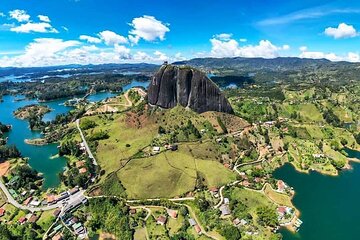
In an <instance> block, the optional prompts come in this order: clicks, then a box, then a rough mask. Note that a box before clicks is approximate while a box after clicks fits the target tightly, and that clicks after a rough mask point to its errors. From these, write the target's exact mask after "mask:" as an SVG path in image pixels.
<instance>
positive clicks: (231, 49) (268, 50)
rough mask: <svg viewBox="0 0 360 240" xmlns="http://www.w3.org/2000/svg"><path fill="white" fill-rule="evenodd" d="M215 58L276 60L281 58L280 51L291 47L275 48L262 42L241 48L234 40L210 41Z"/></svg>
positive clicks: (264, 41)
mask: <svg viewBox="0 0 360 240" xmlns="http://www.w3.org/2000/svg"><path fill="white" fill-rule="evenodd" d="M210 42H211V45H212V48H211V56H213V57H263V58H275V57H278V56H279V51H282V50H288V49H290V46H289V45H284V46H282V47H278V46H275V45H274V44H272V43H271V42H270V41H269V40H261V41H260V42H259V44H258V45H245V46H240V45H239V42H238V41H236V40H234V39H228V40H223V38H219V37H218V36H217V37H216V38H212V39H210Z"/></svg>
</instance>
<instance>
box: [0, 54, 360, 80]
mask: <svg viewBox="0 0 360 240" xmlns="http://www.w3.org/2000/svg"><path fill="white" fill-rule="evenodd" d="M173 64H174V65H189V66H192V67H196V68H200V69H203V70H209V71H210V70H214V69H225V70H226V69H232V70H234V69H236V70H239V71H247V72H251V71H259V70H267V71H291V70H302V69H312V70H316V69H337V70H344V69H348V68H349V67H351V68H356V67H360V64H359V63H350V62H331V61H329V60H327V59H306V58H296V57H278V58H273V59H265V58H243V57H234V58H194V59H191V60H186V61H178V62H174V63H173ZM158 69H159V65H157V64H147V63H138V64H130V63H126V64H100V65H76V64H73V65H66V66H51V67H30V68H16V67H7V68H0V77H3V76H9V75H15V76H22V75H33V76H36V77H38V76H41V75H44V74H45V73H46V74H48V75H55V74H76V73H92V72H141V73H155V72H156V71H157V70H158ZM30 77H31V76H30Z"/></svg>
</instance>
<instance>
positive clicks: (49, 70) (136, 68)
mask: <svg viewBox="0 0 360 240" xmlns="http://www.w3.org/2000/svg"><path fill="white" fill-rule="evenodd" d="M158 67H159V66H158V65H156V64H147V63H138V64H130V63H129V64H128V63H126V64H100V65H92V64H91V65H76V64H72V65H65V66H49V67H28V68H17V67H6V68H0V77H3V76H9V75H14V76H22V75H29V74H30V75H42V74H44V73H46V74H48V75H52V74H75V73H91V72H102V71H103V72H109V71H122V72H126V71H129V72H154V71H156V70H157V68H158Z"/></svg>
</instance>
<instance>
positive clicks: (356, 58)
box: [347, 52, 360, 62]
mask: <svg viewBox="0 0 360 240" xmlns="http://www.w3.org/2000/svg"><path fill="white" fill-rule="evenodd" d="M347 59H348V61H349V62H360V55H359V54H358V53H354V52H349V53H348V55H347Z"/></svg>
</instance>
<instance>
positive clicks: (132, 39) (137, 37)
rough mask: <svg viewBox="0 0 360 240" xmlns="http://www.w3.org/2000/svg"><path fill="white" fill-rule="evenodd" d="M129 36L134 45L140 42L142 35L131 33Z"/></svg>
mask: <svg viewBox="0 0 360 240" xmlns="http://www.w3.org/2000/svg"><path fill="white" fill-rule="evenodd" d="M128 38H129V41H130V43H131V44H132V45H134V44H137V43H138V42H139V40H140V37H139V36H132V35H129V36H128Z"/></svg>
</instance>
